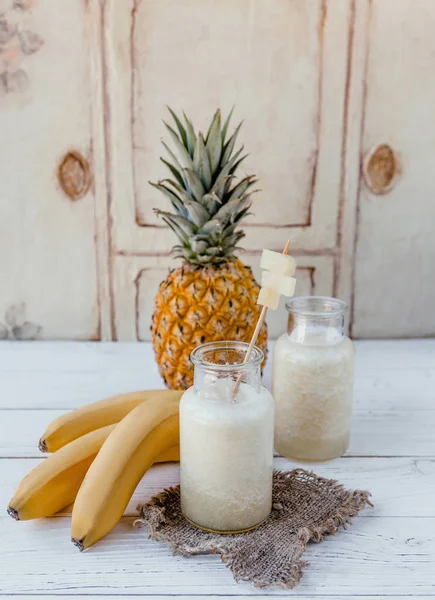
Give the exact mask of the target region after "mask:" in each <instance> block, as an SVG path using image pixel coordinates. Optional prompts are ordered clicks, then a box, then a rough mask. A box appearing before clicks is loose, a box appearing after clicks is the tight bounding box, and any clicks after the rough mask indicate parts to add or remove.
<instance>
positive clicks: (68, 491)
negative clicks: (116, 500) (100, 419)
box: [8, 425, 115, 521]
mask: <svg viewBox="0 0 435 600" xmlns="http://www.w3.org/2000/svg"><path fill="white" fill-rule="evenodd" d="M114 428H115V425H108V426H107V427H103V428H101V429H97V430H96V431H91V432H90V433H87V434H86V435H84V436H82V437H81V438H80V439H78V440H74V441H73V442H71V443H70V444H67V445H66V446H64V447H63V448H61V449H60V450H59V451H58V452H56V453H55V454H52V455H51V456H48V457H47V458H46V459H45V460H44V461H42V462H41V463H40V464H39V465H37V466H36V467H35V468H34V469H32V471H30V473H28V474H27V475H26V477H25V478H24V479H23V480H22V482H21V483H20V485H19V486H18V488H17V489H16V491H15V494H14V495H13V497H12V499H11V501H10V502H9V506H8V513H9V514H10V515H11V517H13V518H14V519H16V520H17V521H18V520H27V519H38V518H41V517H48V516H50V515H53V514H54V513H56V512H58V511H59V510H62V509H63V508H64V507H66V506H68V504H70V503H71V502H73V501H74V499H75V497H76V494H77V492H78V490H79V487H80V485H81V483H82V481H83V478H84V476H85V475H86V471H87V470H88V469H89V466H90V464H91V463H92V461H93V460H94V458H95V456H96V455H97V453H98V451H99V450H100V448H101V446H102V445H103V443H104V442H105V440H106V438H107V437H108V435H109V433H110V432H111V431H112V430H113V429H114Z"/></svg>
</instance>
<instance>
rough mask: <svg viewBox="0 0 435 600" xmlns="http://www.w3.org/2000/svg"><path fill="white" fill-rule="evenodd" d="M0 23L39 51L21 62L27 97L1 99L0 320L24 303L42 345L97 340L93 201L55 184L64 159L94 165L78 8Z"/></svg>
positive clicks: (42, 7)
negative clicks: (30, 39) (14, 26)
mask: <svg viewBox="0 0 435 600" xmlns="http://www.w3.org/2000/svg"><path fill="white" fill-rule="evenodd" d="M8 4H9V5H12V4H13V2H10V3H8ZM5 16H6V19H8V20H9V21H10V22H11V21H12V20H14V21H16V22H18V23H19V26H20V27H21V29H22V30H23V31H25V30H29V31H31V32H33V33H35V34H37V35H38V36H40V38H42V39H43V42H44V43H43V45H42V46H41V47H40V48H39V50H38V51H37V52H35V53H33V54H29V55H24V56H23V58H22V62H21V68H22V69H23V70H24V71H25V73H26V75H27V79H28V84H27V89H25V90H24V91H16V92H5V91H4V90H3V93H1V94H0V131H1V140H2V146H1V160H0V206H1V223H2V225H1V243H0V273H1V290H2V293H1V297H0V322H4V314H5V312H6V311H7V309H8V308H9V307H10V306H11V305H13V304H16V303H21V302H24V303H25V304H26V311H25V316H24V319H25V320H27V321H31V322H34V323H36V324H38V325H39V326H41V327H42V336H43V337H46V338H78V339H80V338H82V339H89V338H93V337H97V336H98V324H99V313H98V306H97V273H96V259H95V248H94V211H95V205H94V203H95V193H94V190H93V188H92V187H91V189H90V190H89V192H88V193H87V194H86V195H85V196H84V197H82V198H81V199H79V200H76V201H75V202H73V201H71V200H70V199H69V198H68V197H67V196H66V195H65V193H64V192H63V191H62V190H61V188H60V186H59V184H58V182H57V168H58V165H59V163H60V161H61V159H62V158H63V157H64V155H65V154H66V153H67V152H68V151H70V150H77V151H79V152H80V153H81V154H82V155H83V156H84V157H85V158H86V159H87V160H88V161H89V162H90V164H91V165H92V162H93V155H92V127H91V115H90V99H91V95H90V91H91V83H90V78H89V64H88V59H89V51H90V46H89V43H88V39H87V35H86V31H87V19H88V16H89V15H88V12H87V8H86V3H84V2H77V1H76V0H65V1H64V2H53V1H50V0H40V1H39V2H37V3H34V6H33V7H32V9H31V10H30V11H19V12H17V11H16V10H15V11H14V10H12V9H10V10H8V11H7V12H6V13H5ZM3 57H4V55H0V63H1V64H2V65H3ZM21 320H22V319H21ZM18 324H19V323H18Z"/></svg>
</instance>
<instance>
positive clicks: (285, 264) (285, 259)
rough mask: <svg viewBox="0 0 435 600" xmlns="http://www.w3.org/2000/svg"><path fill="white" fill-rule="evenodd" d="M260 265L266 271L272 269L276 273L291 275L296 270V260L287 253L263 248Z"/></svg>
mask: <svg viewBox="0 0 435 600" xmlns="http://www.w3.org/2000/svg"><path fill="white" fill-rule="evenodd" d="M260 267H261V268H262V269H265V270H266V271H272V273H274V274H276V275H293V274H294V272H295V270H296V261H295V259H294V258H293V257H292V256H289V255H288V254H281V253H280V252H274V251H273V250H263V254H262V255H261V261H260Z"/></svg>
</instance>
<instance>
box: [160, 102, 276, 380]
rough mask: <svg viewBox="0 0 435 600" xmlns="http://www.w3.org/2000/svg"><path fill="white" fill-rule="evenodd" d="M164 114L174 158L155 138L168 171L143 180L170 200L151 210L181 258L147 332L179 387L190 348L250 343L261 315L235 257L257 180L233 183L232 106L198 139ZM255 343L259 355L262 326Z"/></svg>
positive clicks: (163, 370) (236, 161)
mask: <svg viewBox="0 0 435 600" xmlns="http://www.w3.org/2000/svg"><path fill="white" fill-rule="evenodd" d="M169 111H170V113H171V116H172V118H173V120H174V125H175V126H174V127H171V126H170V125H169V124H168V123H165V126H166V129H167V130H168V132H169V135H170V137H171V138H172V141H173V145H174V148H175V150H176V152H177V154H178V157H177V155H176V154H175V153H173V152H172V150H171V149H170V148H169V146H167V145H166V144H165V142H162V143H163V146H164V147H165V150H166V151H167V153H168V156H169V159H170V160H166V159H164V158H162V159H161V160H162V161H163V163H164V164H165V165H166V167H167V168H168V169H169V171H170V175H171V176H170V178H169V179H164V180H162V181H159V182H158V183H151V182H150V183H151V185H153V186H154V187H155V188H157V189H158V190H160V191H161V192H162V193H163V194H164V195H165V196H166V197H167V198H168V199H169V201H170V203H171V205H172V208H173V212H166V211H162V210H157V209H156V211H155V212H156V213H157V214H158V215H160V217H161V218H162V219H163V221H164V222H165V223H166V224H167V225H169V227H170V228H171V229H172V230H173V231H174V233H175V235H176V236H177V238H178V244H177V245H176V246H174V248H173V253H174V255H175V256H176V257H177V258H181V259H182V260H183V262H182V264H181V266H180V267H178V268H177V269H175V270H172V271H170V273H169V275H168V277H167V279H166V280H165V281H163V282H162V283H161V284H160V287H159V291H158V293H157V296H156V298H155V304H154V313H153V317H152V325H151V332H152V340H153V345H154V351H155V356H156V360H157V364H158V366H159V370H160V374H161V376H162V377H163V379H164V382H165V384H166V385H167V386H168V387H169V388H174V389H186V388H188V387H190V386H191V385H192V383H193V366H192V364H191V362H190V358H189V356H190V353H191V351H192V350H193V349H194V348H195V347H196V346H198V345H200V344H203V343H205V342H212V341H219V340H240V341H244V342H249V341H250V339H251V336H252V333H253V332H254V329H255V325H256V322H257V319H258V317H259V314H260V312H261V306H259V305H257V298H258V293H259V291H260V287H259V285H258V284H257V282H256V281H255V279H254V276H253V274H252V271H251V269H250V267H247V266H246V265H244V264H243V262H242V261H241V260H240V259H239V258H237V257H236V256H235V253H236V251H237V250H239V249H240V248H239V247H238V242H239V241H240V240H241V239H242V238H243V237H244V233H243V232H242V231H240V230H239V226H240V222H241V221H242V219H243V218H244V217H245V216H246V215H247V214H248V211H249V208H250V206H251V196H252V194H253V193H254V192H255V191H256V190H252V187H253V186H254V185H255V183H256V182H257V179H256V178H255V176H253V175H248V176H245V177H243V178H242V179H240V180H239V181H237V180H236V171H237V168H238V167H239V166H240V164H241V163H242V161H243V160H244V159H245V158H246V156H247V155H242V152H243V146H242V147H241V148H239V149H238V150H237V151H235V145H236V141H237V136H238V133H239V130H240V127H241V125H242V124H241V123H240V124H239V125H238V126H237V127H236V128H235V130H234V133H233V134H232V135H231V136H229V137H228V139H227V132H228V126H229V123H230V119H231V113H232V111H231V113H230V114H229V116H228V118H227V119H226V120H225V122H224V123H223V124H222V123H221V113H220V111H219V110H217V111H216V113H215V114H214V116H213V118H212V121H211V123H210V126H209V128H208V132H207V135H206V136H205V137H204V136H203V134H202V133H200V132H198V133H195V130H194V128H193V125H192V122H191V121H190V120H189V119H188V118H187V117H186V115H185V114H184V113H183V117H184V123H183V122H182V121H181V120H180V119H179V118H178V116H177V115H176V114H175V113H174V112H173V111H172V110H171V109H169ZM257 345H258V346H259V347H260V348H261V349H262V350H263V352H264V353H265V355H266V352H267V328H266V325H264V326H263V328H262V330H261V332H260V335H259V337H258V342H257Z"/></svg>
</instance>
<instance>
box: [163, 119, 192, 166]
mask: <svg viewBox="0 0 435 600" xmlns="http://www.w3.org/2000/svg"><path fill="white" fill-rule="evenodd" d="M163 123H164V124H165V127H166V129H167V130H168V131H169V134H170V136H171V138H172V140H173V141H174V144H175V146H176V148H177V151H178V154H179V155H180V158H181V164H182V165H183V166H184V167H186V168H188V169H191V168H192V167H193V162H192V158H191V156H190V154H189V152H188V150H187V148H186V147H185V146H184V144H183V142H182V141H181V140H180V138H179V137H178V135H177V133H176V131H174V129H172V127H171V126H170V125H168V123H166V122H165V121H163Z"/></svg>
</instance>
